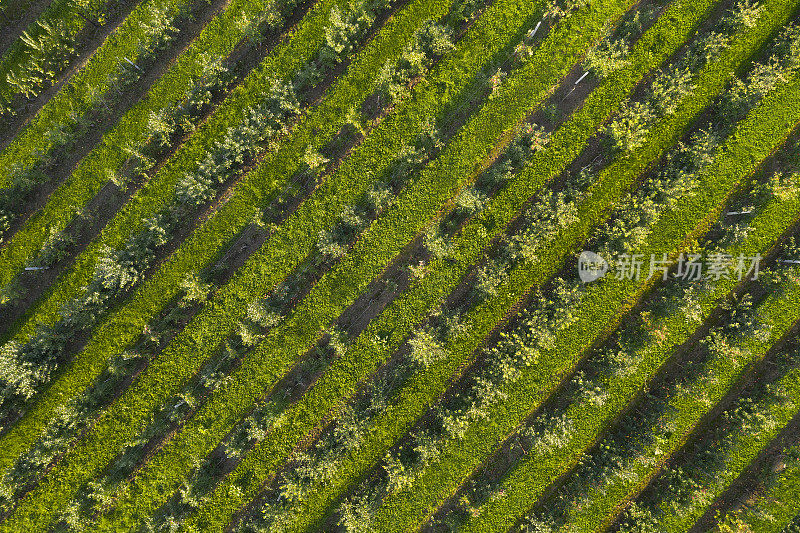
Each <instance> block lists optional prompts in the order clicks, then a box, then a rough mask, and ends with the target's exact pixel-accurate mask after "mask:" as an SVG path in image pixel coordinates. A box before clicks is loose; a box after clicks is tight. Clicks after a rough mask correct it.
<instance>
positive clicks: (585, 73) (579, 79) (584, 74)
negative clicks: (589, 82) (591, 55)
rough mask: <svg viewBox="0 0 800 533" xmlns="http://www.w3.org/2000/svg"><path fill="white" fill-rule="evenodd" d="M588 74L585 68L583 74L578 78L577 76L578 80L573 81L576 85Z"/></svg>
mask: <svg viewBox="0 0 800 533" xmlns="http://www.w3.org/2000/svg"><path fill="white" fill-rule="evenodd" d="M588 75H589V71H588V70H587V71H586V72H584V73H583V76H581V77H580V78H578V81H576V82H575V85H578V84H579V83H580V82H582V81H583V78H585V77H586V76H588Z"/></svg>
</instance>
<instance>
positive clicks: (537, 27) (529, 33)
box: [528, 20, 542, 39]
mask: <svg viewBox="0 0 800 533" xmlns="http://www.w3.org/2000/svg"><path fill="white" fill-rule="evenodd" d="M541 25H542V21H541V20H540V21H539V22H537V23H536V27H535V28H533V29H532V30H531V31H529V32H528V39H533V36H534V35H536V32H537V31H539V26H541Z"/></svg>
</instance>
